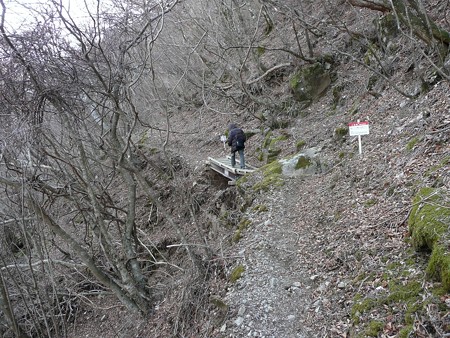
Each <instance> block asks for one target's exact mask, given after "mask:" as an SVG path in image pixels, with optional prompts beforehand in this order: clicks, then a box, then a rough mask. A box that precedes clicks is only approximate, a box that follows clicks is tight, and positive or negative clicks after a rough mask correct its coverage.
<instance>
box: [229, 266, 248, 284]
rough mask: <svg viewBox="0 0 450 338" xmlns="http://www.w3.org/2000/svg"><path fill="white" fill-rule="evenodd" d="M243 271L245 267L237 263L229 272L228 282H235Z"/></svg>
mask: <svg viewBox="0 0 450 338" xmlns="http://www.w3.org/2000/svg"><path fill="white" fill-rule="evenodd" d="M244 271H245V268H244V266H243V265H242V264H239V265H238V266H236V267H235V268H234V269H233V270H232V271H231V273H230V282H231V283H236V281H237V280H238V279H239V278H241V276H242V274H243V273H244Z"/></svg>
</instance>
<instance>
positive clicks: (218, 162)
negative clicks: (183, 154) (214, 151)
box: [208, 156, 258, 182]
mask: <svg viewBox="0 0 450 338" xmlns="http://www.w3.org/2000/svg"><path fill="white" fill-rule="evenodd" d="M208 162H209V165H210V167H211V169H212V170H215V171H217V172H218V173H219V174H221V175H223V176H225V177H227V178H229V179H230V180H231V181H233V182H234V181H235V180H236V179H238V178H239V177H241V176H243V175H245V174H248V173H251V172H254V171H255V170H256V169H258V168H256V167H254V166H252V165H249V164H246V165H245V167H246V168H245V169H241V168H240V162H239V158H238V156H236V167H234V168H233V167H232V166H231V157H230V156H227V157H223V158H212V157H208Z"/></svg>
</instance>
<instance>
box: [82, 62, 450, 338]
mask: <svg viewBox="0 0 450 338" xmlns="http://www.w3.org/2000/svg"><path fill="white" fill-rule="evenodd" d="M404 67H405V65H404V64H402V63H399V69H398V70H396V72H395V74H394V75H393V76H392V77H391V81H393V82H395V83H397V84H402V85H403V86H404V88H405V90H407V91H408V90H414V86H415V85H416V83H415V82H414V81H409V79H408V77H409V76H408V75H407V74H406V75H405V73H404V72H403V68H404ZM336 71H337V72H338V73H339V74H340V76H341V77H342V78H341V80H340V81H342V82H346V83H351V84H352V87H351V90H350V89H349V93H348V94H347V93H345V94H343V96H346V97H347V99H346V103H345V104H342V105H341V106H340V107H339V108H337V109H334V108H332V107H333V101H334V97H333V92H332V91H331V90H329V91H327V92H326V93H325V94H324V95H323V96H322V97H321V98H320V99H319V100H317V102H315V103H314V104H312V105H311V106H310V107H309V108H308V109H307V110H306V111H305V114H304V116H302V117H297V118H291V119H289V124H288V126H286V127H285V128H282V129H276V130H272V133H271V134H270V136H269V137H270V138H271V139H272V140H278V141H275V142H276V144H277V147H278V148H279V149H281V150H282V151H281V153H280V154H279V155H278V158H279V159H285V158H289V157H290V156H293V155H294V154H297V153H302V151H304V150H305V149H308V148H313V147H314V148H317V149H320V150H319V155H318V156H319V157H320V161H321V162H322V163H323V164H324V169H323V170H322V171H320V172H318V173H316V174H299V175H293V176H290V177H289V176H284V175H280V177H279V180H280V182H278V183H276V184H273V185H271V184H270V183H269V184H268V185H267V187H265V188H264V189H263V190H255V189H254V186H255V185H257V184H258V183H260V182H263V181H264V180H265V177H264V168H263V169H262V170H261V171H258V172H256V173H254V174H251V175H249V176H248V177H245V178H244V179H242V183H239V184H238V185H237V187H232V186H231V187H230V186H227V184H226V180H224V179H222V178H221V177H219V176H217V175H216V174H215V173H214V172H211V171H209V170H208V167H207V163H206V159H207V157H208V156H212V157H214V156H216V157H221V156H224V154H226V151H224V149H223V146H222V144H221V143H220V141H219V136H220V135H221V134H223V133H224V132H225V130H226V126H227V125H228V123H229V122H231V121H238V122H239V123H240V124H241V125H242V127H243V128H244V129H255V128H260V125H259V124H258V123H259V122H258V121H255V120H252V119H250V118H249V117H248V116H246V115H235V114H233V115H231V116H228V115H226V116H217V115H216V114H211V115H208V116H207V115H206V114H204V115H203V116H202V117H201V118H199V119H196V118H195V116H196V115H195V114H192V113H191V112H186V113H182V112H181V113H180V114H177V115H174V116H173V117H172V118H171V125H172V128H173V129H174V130H177V131H179V132H180V134H174V135H172V143H171V147H172V148H173V149H174V150H177V151H178V152H179V153H181V154H182V158H183V166H185V167H184V170H185V171H188V172H189V174H187V176H186V178H184V179H183V180H182V181H183V182H184V183H183V184H184V185H185V186H187V187H192V188H190V189H191V194H192V195H193V196H194V197H195V198H197V201H199V203H200V209H201V210H202V212H201V213H200V216H198V221H199V222H201V223H202V224H203V225H202V229H203V231H205V233H207V234H208V241H209V244H210V245H212V246H213V247H214V248H215V249H216V251H215V254H216V255H217V256H216V257H217V258H216V259H218V260H219V261H220V262H221V264H223V267H224V270H223V271H222V273H223V274H222V273H221V274H219V275H217V276H214V278H212V280H210V284H209V286H208V288H207V294H206V295H202V296H199V298H196V296H195V295H192V300H191V302H194V303H195V302H196V300H198V301H199V303H200V304H202V305H203V306H204V308H203V310H201V311H206V312H202V313H200V314H199V313H196V312H194V311H193V312H192V313H189V314H188V316H189V318H188V321H189V320H192V323H191V324H192V326H191V327H189V328H188V327H184V330H185V332H186V333H185V336H190V337H201V336H202V337H244V336H252V337H366V336H379V337H393V336H395V337H397V336H398V337H400V336H402V337H407V336H408V337H443V336H445V334H446V333H448V332H449V330H450V326H449V325H450V317H449V307H450V303H449V301H448V299H449V298H448V293H445V292H444V293H442V292H441V293H440V291H439V287H440V283H439V282H437V281H433V280H432V279H430V278H429V277H427V276H426V273H425V271H426V269H427V268H426V265H427V263H428V260H429V258H430V254H429V253H428V252H426V251H425V252H422V251H417V250H415V249H414V248H413V246H412V243H411V240H410V232H409V228H408V216H409V214H410V211H411V209H412V207H413V198H414V196H415V195H416V193H417V192H418V191H419V189H420V188H422V187H434V188H439V189H441V190H442V191H443V192H444V196H445V199H444V202H445V203H446V205H444V207H445V208H448V205H449V204H448V197H449V195H448V191H449V190H448V189H449V184H450V175H449V163H448V161H449V154H450V153H449V150H450V148H449V135H450V133H449V124H450V97H449V95H448V82H446V81H439V82H438V83H436V84H435V85H433V86H432V87H431V88H430V90H429V91H427V92H426V93H424V94H422V95H420V96H419V97H418V98H417V99H413V100H411V99H407V98H405V97H404V96H402V95H401V94H399V93H398V92H397V91H396V90H394V89H393V88H391V87H390V86H389V85H386V86H385V87H384V88H383V90H382V91H381V92H380V95H379V96H378V97H374V96H372V95H365V94H364V90H363V88H364V85H365V79H366V78H367V76H368V75H365V74H366V72H367V70H366V69H365V68H364V67H363V66H360V67H358V66H357V65H355V64H352V65H349V64H346V63H343V64H341V65H340V66H339V68H338V69H337V70H336ZM358 88H361V89H360V92H362V93H361V94H359V92H356V93H355V94H354V95H352V93H351V91H352V90H354V89H358ZM347 95H348V96H347ZM355 102H357V103H358V109H357V111H353V110H352V109H354V107H355ZM352 107H353V108H352ZM357 119H361V120H364V121H369V123H370V134H369V135H367V136H363V137H362V150H363V153H362V155H359V154H358V141H357V138H356V137H350V136H348V134H343V135H339V130H340V129H343V128H344V129H345V128H346V127H347V124H348V123H349V122H352V121H356V120H357ZM192 132H195V134H193V135H190V133H192ZM280 136H286V137H282V138H279V137H280ZM265 137H267V136H264V134H263V133H261V134H256V135H254V136H252V137H251V138H250V140H249V141H248V145H247V149H246V154H247V155H246V156H247V159H248V161H249V162H250V163H252V164H253V165H256V166H260V167H261V166H263V165H264V163H261V161H260V160H259V159H258V156H257V154H258V148H260V147H261V146H262V144H263V143H264V140H265ZM299 141H302V142H301V145H302V146H301V149H298V144H299ZM266 143H267V142H266ZM281 182H282V183H281ZM272 183H273V182H272ZM208 213H209V216H206V215H205V214H208ZM211 213H213V214H215V215H216V216H217V217H215V216H211ZM224 217H225V218H228V219H227V220H226V221H225V222H223V218H224ZM211 218H215V220H216V222H214V221H211ZM217 218H222V221H219V220H217ZM243 221H244V222H243ZM445 222H446V223H447V225H448V218H447V219H446V220H445ZM227 224H231V225H229V226H228V227H227ZM221 226H222V227H224V228H220V227H221ZM218 227H219V228H218ZM238 230H239V234H240V236H238V237H239V239H236V237H235V236H236V232H237V231H238ZM161 231H163V232H164V234H160V236H162V237H163V238H167V237H169V238H170V236H171V235H170V234H167V233H166V232H165V231H168V229H167V228H164V229H162V230H161ZM237 267H242V268H243V269H242V275H241V276H240V278H238V279H237V280H236V281H235V282H231V281H230V276H231V275H232V274H233V272H235V271H236V268H237ZM416 285H417V287H419V289H416ZM410 288H411V289H410ZM165 300H166V301H167V302H165V301H163V302H162V303H161V305H160V306H159V307H158V309H157V310H156V311H155V313H154V314H153V315H152V316H151V317H150V318H148V319H146V320H145V321H144V322H141V321H140V320H138V319H134V321H128V320H127V324H125V323H124V322H123V321H120V322H119V323H120V324H119V323H118V322H117V318H118V317H117V316H119V317H121V316H123V313H118V314H117V315H115V314H113V313H111V310H108V311H105V310H100V309H97V310H93V311H92V312H89V314H86V315H85V316H81V318H80V320H81V321H82V323H83V324H82V326H83V328H81V327H80V326H77V332H79V336H80V337H81V336H83V337H85V336H103V337H107V336H110V335H112V334H115V335H117V336H120V337H131V336H136V337H167V336H170V335H171V334H172V333H171V332H172V330H173V325H174V320H176V318H178V317H177V316H178V315H177V314H173V313H172V312H171V311H173V309H174V308H177V306H175V305H174V303H172V302H175V303H177V302H181V303H183V301H185V299H184V298H165ZM208 303H209V304H208ZM178 305H180V303H178ZM198 305H199V304H197V305H195V306H194V305H192V304H191V306H193V307H194V308H195V307H196V306H198ZM103 316H106V318H107V319H104V320H103V321H102V322H101V324H100V330H101V331H102V332H103V333H102V334H100V333H99V332H98V331H97V330H96V328H98V327H97V325H98V324H97V322H94V323H92V324H90V325H89V324H87V323H86V322H90V321H91V318H100V319H101V318H103ZM167 319H169V322H167V321H166V320H167ZM132 323H133V324H132ZM79 325H81V324H79ZM93 326H95V327H93ZM108 330H111V331H108ZM93 332H95V333H93ZM113 332H114V333H113Z"/></svg>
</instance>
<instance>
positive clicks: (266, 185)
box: [253, 161, 284, 192]
mask: <svg viewBox="0 0 450 338" xmlns="http://www.w3.org/2000/svg"><path fill="white" fill-rule="evenodd" d="M260 170H262V175H263V178H262V180H261V181H260V182H258V183H256V184H255V185H254V186H253V190H254V191H255V192H260V191H268V190H269V189H270V188H271V187H280V186H282V185H283V184H284V180H283V178H282V172H283V168H282V165H281V163H280V162H279V161H273V162H271V163H269V164H266V165H265V166H263V167H262V168H261V169H260Z"/></svg>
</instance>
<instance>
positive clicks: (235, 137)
mask: <svg viewBox="0 0 450 338" xmlns="http://www.w3.org/2000/svg"><path fill="white" fill-rule="evenodd" d="M246 140H247V137H246V136H245V133H244V131H243V130H242V129H241V128H238V126H237V125H236V124H235V123H231V124H230V125H229V126H228V145H229V146H230V147H231V166H232V167H233V168H234V166H235V165H236V151H237V152H239V159H240V165H241V169H245V158H244V148H245V141H246Z"/></svg>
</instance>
